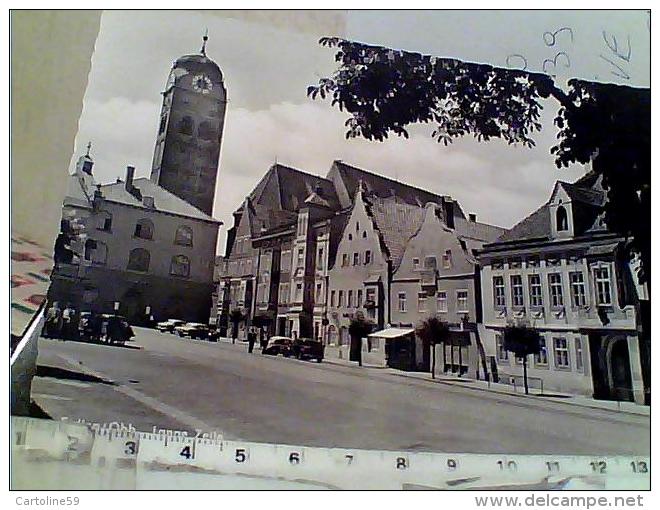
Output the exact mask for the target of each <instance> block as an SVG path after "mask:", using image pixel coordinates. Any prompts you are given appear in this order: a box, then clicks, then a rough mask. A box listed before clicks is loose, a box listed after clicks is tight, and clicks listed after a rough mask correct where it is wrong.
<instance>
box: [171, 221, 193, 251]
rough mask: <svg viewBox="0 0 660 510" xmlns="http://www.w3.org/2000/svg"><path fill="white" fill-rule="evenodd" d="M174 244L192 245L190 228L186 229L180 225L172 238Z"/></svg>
mask: <svg viewBox="0 0 660 510" xmlns="http://www.w3.org/2000/svg"><path fill="white" fill-rule="evenodd" d="M174 244H178V245H180V246H192V244H193V231H192V228H190V227H187V226H186V225H181V226H180V227H179V228H177V229H176V235H175V236H174Z"/></svg>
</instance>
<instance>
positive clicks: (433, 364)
mask: <svg viewBox="0 0 660 510" xmlns="http://www.w3.org/2000/svg"><path fill="white" fill-rule="evenodd" d="M431 378H432V379H435V343H433V342H431Z"/></svg>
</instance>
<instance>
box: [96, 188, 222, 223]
mask: <svg viewBox="0 0 660 510" xmlns="http://www.w3.org/2000/svg"><path fill="white" fill-rule="evenodd" d="M133 186H135V187H136V188H137V189H139V190H140V193H141V195H142V197H153V199H154V208H155V209H156V211H162V212H168V213H172V214H178V215H180V216H187V217H189V218H195V219H198V220H205V221H212V222H215V223H220V222H219V221H218V220H216V219H214V218H212V217H211V216H209V215H208V214H206V213H204V212H202V211H200V210H199V209H197V208H196V207H194V206H192V205H190V204H189V203H188V202H186V201H185V200H182V199H181V198H179V197H177V196H176V195H174V194H172V193H170V192H169V191H167V190H166V189H164V188H161V187H160V186H158V185H157V184H155V183H153V182H152V181H151V180H149V179H147V178H144V177H142V178H138V179H135V180H134V181H133ZM101 192H102V193H103V197H104V198H105V199H107V200H112V201H113V202H119V203H121V204H127V205H132V206H134V207H141V208H143V209H148V210H151V208H149V207H147V206H146V205H145V203H144V201H143V200H140V199H138V198H137V197H136V196H135V195H133V194H131V193H129V192H128V191H127V190H126V183H125V182H123V181H119V182H114V183H112V184H104V185H102V186H101Z"/></svg>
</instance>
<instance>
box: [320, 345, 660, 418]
mask: <svg viewBox="0 0 660 510" xmlns="http://www.w3.org/2000/svg"><path fill="white" fill-rule="evenodd" d="M324 362H326V363H332V364H334V365H341V366H351V367H354V368H356V369H378V370H379V373H381V374H389V375H393V376H396V377H407V378H411V379H418V380H423V381H428V382H433V383H438V384H447V385H450V386H460V387H463V388H471V389H474V390H477V391H488V392H491V393H499V394H502V395H515V396H517V397H521V398H531V399H534V400H536V401H539V400H544V401H549V402H557V403H560V404H567V405H574V406H580V407H585V408H591V409H599V410H605V411H614V412H620V413H627V414H634V415H638V416H650V415H651V407H650V406H643V405H639V404H635V403H634V402H620V401H612V400H595V399H593V398H589V397H586V396H583V395H571V394H568V393H560V392H557V391H553V392H551V393H550V392H545V393H541V392H540V391H539V390H536V389H531V388H530V393H529V395H525V390H524V389H523V388H520V387H517V388H514V387H513V386H511V385H509V384H501V383H491V382H488V381H480V380H476V379H469V378H466V377H460V378H459V377H456V376H451V375H446V374H444V375H440V376H438V375H436V377H435V379H433V378H432V377H431V374H430V373H427V372H406V371H403V370H397V369H395V368H389V367H382V366H378V365H370V364H368V363H363V365H362V367H359V366H358V364H357V363H356V362H354V361H347V360H342V359H330V358H326V359H325V360H324Z"/></svg>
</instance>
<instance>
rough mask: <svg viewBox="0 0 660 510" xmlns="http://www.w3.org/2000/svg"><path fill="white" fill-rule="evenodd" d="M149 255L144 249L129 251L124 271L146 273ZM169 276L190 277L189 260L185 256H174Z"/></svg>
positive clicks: (149, 260) (149, 259)
mask: <svg viewBox="0 0 660 510" xmlns="http://www.w3.org/2000/svg"><path fill="white" fill-rule="evenodd" d="M150 262H151V253H149V251H148V250H145V249H144V248H135V249H133V250H131V252H130V254H129V256H128V265H127V266H126V269H129V270H131V271H140V272H143V273H146V272H148V271H149V264H150ZM170 274H171V275H173V276H182V277H188V276H190V259H189V258H188V257H186V256H185V255H174V256H172V259H171V262H170Z"/></svg>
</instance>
